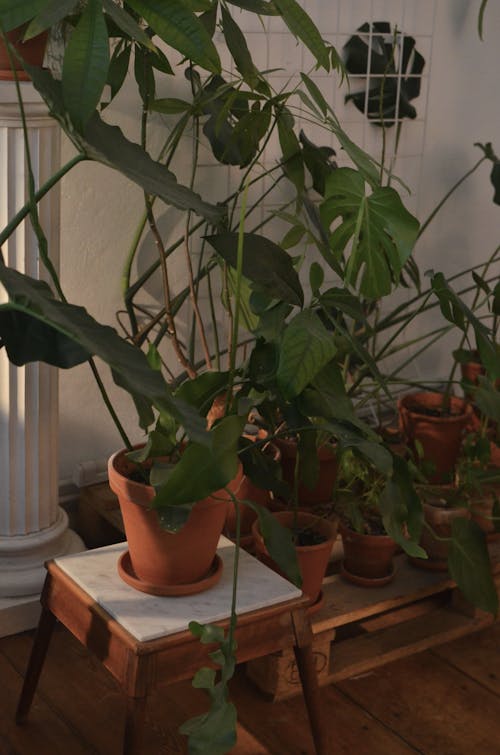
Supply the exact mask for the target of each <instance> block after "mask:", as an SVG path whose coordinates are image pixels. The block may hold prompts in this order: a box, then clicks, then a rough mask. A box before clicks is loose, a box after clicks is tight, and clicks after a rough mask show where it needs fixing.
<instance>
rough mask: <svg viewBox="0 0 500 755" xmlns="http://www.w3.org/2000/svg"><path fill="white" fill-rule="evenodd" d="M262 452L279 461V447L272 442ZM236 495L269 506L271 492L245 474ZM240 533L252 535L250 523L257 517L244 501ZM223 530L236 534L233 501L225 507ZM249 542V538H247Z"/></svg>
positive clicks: (232, 534) (246, 536) (241, 509)
mask: <svg viewBox="0 0 500 755" xmlns="http://www.w3.org/2000/svg"><path fill="white" fill-rule="evenodd" d="M263 453H265V454H269V456H270V457H271V458H272V459H273V460H274V461H276V462H279V460H280V458H281V453H280V450H279V448H278V447H277V446H276V445H274V443H268V444H267V445H266V448H265V449H264V451H263ZM237 497H238V498H240V499H241V500H245V499H246V500H248V501H253V502H254V503H257V504H258V505H259V506H264V507H265V508H269V507H270V505H271V502H272V498H271V494H270V492H269V490H263V489H262V488H258V487H257V485H254V484H253V482H252V481H251V480H250V478H249V477H247V476H246V474H244V475H243V477H242V479H241V484H240V486H239V488H238V494H237ZM238 505H239V509H240V534H241V537H242V538H251V536H252V524H253V523H254V522H255V520H256V519H257V514H256V513H255V511H253V509H251V508H250V507H249V506H246V505H245V504H244V503H240V504H238ZM224 531H225V533H227V536H228V537H230V538H231V539H233V538H234V537H235V535H236V511H235V507H234V503H233V502H231V503H230V504H229V506H228V508H227V514H226V523H225V525H224ZM248 544H250V540H248Z"/></svg>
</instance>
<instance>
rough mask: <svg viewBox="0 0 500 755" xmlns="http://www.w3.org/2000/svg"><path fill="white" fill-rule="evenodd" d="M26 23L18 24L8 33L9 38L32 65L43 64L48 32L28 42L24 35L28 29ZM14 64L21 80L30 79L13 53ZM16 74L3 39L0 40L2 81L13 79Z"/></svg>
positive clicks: (0, 73) (0, 77)
mask: <svg viewBox="0 0 500 755" xmlns="http://www.w3.org/2000/svg"><path fill="white" fill-rule="evenodd" d="M26 28H27V27H26V25H24V26H18V27H17V29H13V30H12V31H9V32H8V33H7V38H8V39H9V41H10V42H11V44H12V45H13V46H14V47H15V48H16V49H17V50H18V52H19V54H20V55H21V57H22V58H24V60H25V61H26V62H27V63H29V64H30V65H32V66H41V65H42V63H43V58H44V55H45V48H46V47H47V38H48V34H47V32H44V33H43V34H39V35H38V36H36V37H33V39H29V40H28V41H27V42H23V41H22V39H23V35H24V33H25V31H26ZM13 64H14V68H15V69H16V72H17V78H18V79H19V80H20V81H29V76H28V74H27V73H26V71H25V70H24V68H23V67H22V65H21V63H20V62H19V61H18V60H17V58H16V57H15V55H13ZM13 79H14V74H13V72H12V68H11V64H10V60H9V56H8V53H7V50H6V48H5V46H4V44H3V42H2V41H0V81H12V80H13Z"/></svg>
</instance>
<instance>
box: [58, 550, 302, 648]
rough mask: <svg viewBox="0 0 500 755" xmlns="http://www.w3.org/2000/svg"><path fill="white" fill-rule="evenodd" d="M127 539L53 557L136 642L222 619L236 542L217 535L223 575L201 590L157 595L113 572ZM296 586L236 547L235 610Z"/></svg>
mask: <svg viewBox="0 0 500 755" xmlns="http://www.w3.org/2000/svg"><path fill="white" fill-rule="evenodd" d="M126 548H127V544H126V543H118V544H117V545H109V546H106V547H104V548H97V549H95V550H90V551H86V552H84V553H76V554H72V555H68V556H61V557H60V558H56V559H54V560H55V563H56V564H57V565H58V566H59V567H60V568H61V569H62V570H63V571H64V572H66V574H67V575H68V576H69V577H71V579H72V580H73V581H74V582H76V583H77V584H78V585H79V586H80V587H81V588H82V590H84V591H85V592H86V593H87V594H88V595H90V597H91V598H93V599H94V600H95V601H96V602H97V603H99V605H100V606H102V608H104V610H105V611H107V612H108V613H109V614H110V615H111V616H113V618H114V619H116V620H117V621H118V622H119V623H120V624H121V625H122V626H123V627H124V628H125V629H126V630H127V631H128V632H130V634H132V635H133V636H134V637H135V638H136V639H137V640H139V641H140V642H147V641H148V640H153V639H156V638H158V637H165V636H166V635H169V634H175V633H176V632H181V631H183V630H186V629H188V625H189V622H190V621H198V622H200V623H201V624H206V623H210V622H213V621H221V620H222V619H225V618H227V617H228V616H229V615H230V612H231V591H232V574H233V562H234V554H235V546H234V545H233V543H232V542H231V541H230V540H228V539H227V538H225V537H221V539H220V541H219V547H218V549H217V553H218V554H219V556H220V557H221V558H222V560H223V562H224V569H223V572H222V577H221V579H220V581H219V583H218V584H217V585H215V586H214V587H212V588H211V589H210V590H207V591H206V592H201V593H198V594H197V595H188V596H183V597H166V598H164V597H157V596H155V595H147V594H146V593H142V592H139V591H138V590H135V589H134V588H133V587H129V585H127V584H125V582H123V581H122V579H121V578H120V577H119V575H118V571H117V561H118V557H119V556H120V554H121V553H122V552H123V551H124V550H125V549H126ZM300 595H302V592H301V590H299V589H298V588H297V587H295V586H294V585H292V584H291V582H288V581H287V580H286V579H283V578H282V577H280V576H279V575H278V574H275V572H273V571H271V569H268V567H267V566H264V564H262V563H261V562H260V561H257V559H256V558H253V556H250V555H249V554H248V553H246V552H245V551H244V550H240V561H239V578H238V593H237V602H236V610H237V613H238V614H242V613H246V612H248V611H255V610H257V609H259V608H266V607H268V606H272V605H275V604H276V603H282V602H284V601H287V600H291V599H292V598H297V597H299V596H300Z"/></svg>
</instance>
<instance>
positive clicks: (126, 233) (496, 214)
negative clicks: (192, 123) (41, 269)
mask: <svg viewBox="0 0 500 755" xmlns="http://www.w3.org/2000/svg"><path fill="white" fill-rule="evenodd" d="M477 5H479V3H470V2H467V0H418V2H416V0H338V1H337V2H336V3H335V4H332V3H331V2H330V0H307V2H305V3H304V6H305V7H306V8H307V9H308V10H309V11H310V13H311V14H312V16H313V17H314V18H315V19H316V21H317V23H318V26H319V28H320V29H321V31H322V33H323V34H324V36H325V37H326V38H327V39H329V40H330V41H332V42H333V43H334V44H336V45H338V47H341V46H342V45H343V44H344V43H345V41H346V40H347V38H348V37H349V36H350V35H351V34H352V33H353V32H354V31H355V30H356V28H357V26H358V25H359V24H360V23H362V22H363V21H365V20H369V19H370V14H372V15H371V17H372V18H373V20H389V21H391V22H392V23H393V24H397V25H398V27H399V28H402V29H403V30H404V31H405V32H406V33H407V34H411V35H413V36H415V37H416V39H417V47H418V49H419V50H421V52H422V54H423V55H424V57H425V58H426V60H427V65H426V68H425V70H424V81H423V87H422V94H421V97H420V98H419V100H417V101H416V103H415V104H416V106H417V110H418V114H419V117H418V118H417V120H416V121H413V122H411V123H409V124H407V126H406V127H405V132H404V134H403V138H402V142H401V149H400V156H401V157H400V160H399V163H398V171H399V173H400V174H401V175H402V176H403V178H405V180H407V181H408V182H409V183H410V184H411V186H412V188H413V189H414V195H413V197H411V198H410V199H409V201H408V204H409V206H410V208H411V209H412V210H414V211H416V212H417V214H418V216H419V218H425V217H426V216H427V214H428V212H429V211H430V209H431V208H432V207H433V206H434V204H435V203H436V202H437V201H438V200H439V198H440V197H441V196H442V195H443V194H444V192H445V191H446V190H447V188H448V187H449V186H450V185H451V183H452V182H453V181H455V180H456V179H457V178H458V177H459V176H460V175H461V174H462V172H464V171H465V170H466V169H467V168H468V167H470V166H472V165H473V163H474V162H475V161H476V160H477V158H478V156H479V151H478V150H477V149H476V148H474V147H473V142H475V141H483V142H484V141H492V142H493V144H494V146H496V150H497V153H499V154H500V128H499V127H500V97H499V92H498V83H497V81H498V69H499V55H498V46H497V39H498V38H499V36H500V5H499V4H498V3H495V2H490V4H489V7H488V9H487V12H486V17H485V39H484V41H483V42H480V41H479V39H478V36H477V31H476V13H477V7H476V6H477ZM267 23H268V26H269V33H268V35H267V37H266V35H265V34H264V33H263V31H262V28H261V27H260V26H259V25H258V24H257V23H256V20H255V19H251V22H248V23H247V27H246V28H247V31H248V32H249V37H251V47H252V51H253V53H254V57H255V60H256V61H257V64H258V65H259V66H260V67H261V68H265V67H274V66H276V65H279V66H285V65H286V69H287V70H286V74H285V72H277V73H276V74H274V77H275V83H276V85H278V84H279V82H280V80H283V81H285V80H286V76H288V74H289V73H293V72H294V70H295V71H297V70H300V69H305V70H307V66H308V65H309V64H310V56H309V55H308V53H307V52H305V51H303V50H302V49H301V48H300V47H298V46H295V44H294V42H292V41H291V40H290V37H289V36H288V35H285V34H283V31H284V30H283V26H282V25H281V24H278V23H277V22H276V20H275V19H271V21H270V22H267ZM317 81H318V84H319V85H320V86H321V88H322V90H323V92H324V94H325V96H328V97H330V100H331V101H332V103H333V104H334V107H335V108H336V109H337V112H338V114H339V116H340V118H341V120H342V123H343V124H344V126H345V127H346V129H347V130H348V131H349V133H350V134H351V135H352V137H353V138H354V139H355V140H357V141H359V142H361V143H362V144H364V145H365V146H366V147H367V148H368V149H370V150H371V149H373V150H374V151H377V150H378V149H379V144H380V133H379V132H377V130H376V129H375V127H373V126H371V125H367V124H366V123H365V122H364V121H363V117H362V116H361V115H360V114H357V112H355V111H354V108H353V107H352V106H344V104H343V97H344V94H345V89H343V90H342V91H340V92H339V91H338V90H337V83H338V81H337V78H336V77H335V76H324V75H319V76H318V79H317ZM170 94H172V93H170ZM112 108H113V109H112V113H111V115H112V118H113V120H114V121H118V122H119V124H120V125H121V126H122V128H123V130H124V131H125V132H126V134H127V135H128V136H129V138H134V139H137V137H138V113H139V106H138V103H137V101H136V100H135V99H134V98H133V95H132V94H131V92H130V91H126V92H124V93H123V94H122V95H120V98H119V99H118V101H117V102H116V103H115V104H114V105H113V106H112ZM311 137H312V138H313V139H314V138H316V140H317V141H318V143H323V144H324V143H327V140H325V136H324V134H323V135H320V134H319V133H311ZM332 143H333V142H332ZM495 143H496V144H495ZM63 152H64V154H63V160H66V159H67V158H68V157H69V156H70V155H71V146H70V145H69V144H65V146H64V148H63ZM266 160H267V161H269V162H270V163H271V162H272V155H271V154H269V152H268V153H267V154H266ZM187 167H188V166H187V165H185V166H183V169H182V170H181V171H180V173H181V175H180V176H179V177H180V178H182V176H183V175H184V177H185V175H186V169H187ZM489 169H490V168H489V167H483V168H482V169H481V170H480V172H479V173H478V174H476V175H475V176H474V177H473V178H472V179H471V180H470V181H469V182H468V183H467V184H466V185H465V186H463V187H462V188H461V189H460V191H459V192H458V193H457V194H456V195H455V197H454V198H453V200H452V201H451V202H450V203H449V205H448V206H447V207H446V209H445V210H444V211H443V212H442V214H441V215H440V218H439V219H437V220H436V221H435V222H434V224H433V226H432V227H431V228H430V229H429V231H428V232H427V234H426V235H425V237H423V238H422V240H421V243H420V244H419V249H418V261H419V263H420V264H421V267H422V269H423V270H425V269H426V268H428V267H433V268H434V269H443V270H445V271H454V270H457V269H459V268H460V267H462V266H465V264H466V263H467V262H468V261H469V260H470V261H472V262H474V261H480V260H481V259H485V258H486V257H487V256H488V255H489V254H490V253H491V251H492V250H493V249H494V247H495V246H496V245H497V244H498V243H499V241H500V233H499V230H500V208H499V207H497V206H494V205H493V204H492V202H491V197H492V188H491V186H490V184H489V180H488V174H489ZM208 176H209V178H208V180H207V184H206V186H207V196H208V197H209V198H210V199H214V190H215V187H213V185H212V184H211V178H210V173H208ZM226 179H227V177H225V178H224V182H225V181H226ZM225 188H226V185H224V186H223V189H222V191H224V190H225ZM141 213H142V198H141V193H140V191H139V190H138V189H137V188H135V187H134V186H133V185H132V184H130V183H129V182H128V181H126V180H125V179H123V178H121V177H120V176H119V175H117V174H115V173H113V172H111V171H110V170H108V169H105V168H104V167H100V166H96V165H91V164H88V165H86V164H82V165H79V166H77V168H76V169H75V170H74V171H73V172H72V173H71V174H70V175H68V176H67V177H66V178H65V179H64V182H63V186H62V239H61V267H62V278H63V284H64V289H65V291H66V294H67V296H68V298H69V299H70V300H71V301H74V302H78V303H80V304H82V305H84V306H86V307H87V308H88V310H89V311H90V312H91V313H92V314H93V315H94V316H95V317H97V318H98V319H99V320H101V321H103V322H107V323H110V324H115V311H116V310H117V309H118V308H119V306H120V291H119V279H120V272H121V265H122V261H123V259H124V255H125V253H126V250H127V249H128V245H129V243H130V240H131V237H132V233H133V230H134V228H135V224H136V222H137V220H138V218H139V217H140V215H141ZM144 252H145V253H146V252H147V249H144ZM89 271H91V275H90V274H89ZM88 278H89V279H91V280H92V281H93V283H92V287H89V286H88V284H87V283H86V280H87V279H88ZM433 317H434V318H435V315H433ZM447 365H448V361H447V357H446V352H445V350H444V349H443V348H442V347H439V348H437V349H436V350H435V351H434V352H433V353H432V355H430V356H429V355H428V356H427V357H426V359H425V360H424V359H421V360H419V361H418V363H417V364H416V365H414V368H415V371H416V374H418V375H426V374H429V369H430V366H432V370H433V371H434V372H435V371H436V369H437V372H438V373H440V374H445V373H446V369H447ZM60 386H61V388H60V433H61V450H60V457H61V461H60V473H61V478H63V479H64V478H68V477H70V476H71V474H72V472H73V468H74V466H75V464H76V463H78V462H79V461H83V460H90V459H102V458H105V457H106V456H107V455H109V453H110V452H111V451H112V450H114V449H115V448H116V447H118V446H119V445H120V439H119V437H118V435H117V433H116V431H115V429H114V427H113V425H112V423H111V421H110V419H109V418H108V416H107V414H106V412H105V410H104V408H103V406H102V404H101V401H100V398H99V396H98V392H97V388H96V387H95V385H94V383H93V380H92V378H91V376H90V374H89V370H88V368H87V367H86V366H85V365H83V366H81V367H79V368H77V369H75V370H72V371H70V372H63V373H62V374H61V380H60ZM113 395H114V397H115V400H116V402H117V404H116V405H117V408H118V409H119V411H120V415H121V416H122V417H123V418H124V423H125V425H126V427H127V429H128V430H129V431H130V432H131V433H132V436H133V437H134V438H137V439H138V435H137V433H135V434H134V430H133V428H134V416H135V415H134V411H133V409H132V408H131V407H130V406H129V405H128V403H127V400H126V398H125V397H124V396H123V394H122V392H120V391H118V390H113Z"/></svg>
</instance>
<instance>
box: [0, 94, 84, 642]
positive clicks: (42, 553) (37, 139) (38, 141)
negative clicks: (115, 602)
mask: <svg viewBox="0 0 500 755" xmlns="http://www.w3.org/2000/svg"><path fill="white" fill-rule="evenodd" d="M21 86H22V93H23V100H24V107H25V114H26V120H27V127H28V139H29V145H30V153H31V160H32V170H33V173H34V176H35V184H36V186H37V187H39V186H41V185H42V184H43V183H44V182H45V181H46V180H47V179H48V178H49V177H50V176H51V175H52V174H53V173H54V172H55V171H56V170H57V169H58V167H59V164H60V163H59V153H60V132H59V127H58V126H57V124H56V123H55V121H54V120H53V119H51V118H50V117H49V115H48V114H47V109H46V107H45V105H44V104H43V103H42V102H41V100H40V98H39V97H38V95H37V94H36V92H35V90H34V88H33V87H32V86H31V84H22V85H21ZM27 187H28V166H27V160H26V151H25V145H24V135H23V129H22V122H21V117H20V111H19V107H18V105H17V102H16V97H15V87H14V84H13V83H11V82H9V83H3V84H0V227H2V228H3V227H4V226H5V225H6V223H7V222H8V220H9V219H11V218H12V217H13V216H14V215H15V213H16V212H17V211H18V210H19V209H20V208H21V207H22V206H23V205H24V203H25V202H26V199H27V196H28V188H27ZM39 214H40V221H41V225H42V228H43V229H44V232H45V235H46V237H47V241H48V248H49V254H50V257H51V260H52V262H53V264H54V265H55V267H56V268H57V267H58V265H59V218H60V213H59V192H58V189H57V187H56V188H54V189H52V190H51V192H49V194H48V195H47V196H46V197H45V198H44V199H43V200H42V202H41V203H40V205H39ZM2 253H3V256H4V260H5V261H6V263H7V264H8V265H9V266H11V267H14V268H16V269H17V270H19V271H21V272H23V273H27V274H29V275H30V276H32V277H34V278H41V279H47V274H46V271H45V269H44V267H43V265H42V263H41V261H40V258H39V254H38V242H37V239H36V236H35V234H34V232H33V230H32V227H31V224H30V223H29V221H24V222H23V223H22V224H21V225H20V226H19V227H18V229H17V230H16V232H15V233H14V234H13V235H12V236H11V237H10V239H9V240H8V242H7V243H6V244H5V245H4V246H3V248H2ZM5 299H6V295H5V292H4V291H2V290H0V301H5ZM58 478H59V475H58V384H57V370H56V369H55V368H52V367H49V366H48V365H45V364H41V363H33V364H29V365H27V366H26V367H15V366H14V365H11V364H10V363H9V361H8V359H7V355H6V354H5V350H3V349H2V350H0V636H2V635H5V634H8V633H10V632H11V631H20V629H26V628H28V626H25V624H28V625H32V624H33V617H34V620H36V608H35V607H34V606H36V605H37V603H38V595H39V593H40V589H41V587H42V584H43V580H44V574H45V570H44V568H43V564H44V562H45V561H46V560H47V559H49V558H52V557H54V556H58V555H61V554H64V553H70V552H74V551H77V550H82V549H83V544H82V542H81V540H80V539H79V538H78V537H77V535H75V533H73V532H72V531H71V530H69V529H68V520H67V516H66V513H65V512H64V511H63V510H62V509H61V508H60V507H59V505H58V497H59V493H58ZM19 596H22V597H19ZM10 598H16V600H9V599H10ZM30 604H31V605H32V608H31V609H30V608H29V606H30ZM14 614H15V615H14ZM16 616H17V618H16Z"/></svg>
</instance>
